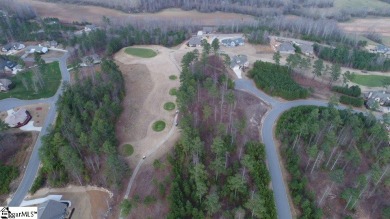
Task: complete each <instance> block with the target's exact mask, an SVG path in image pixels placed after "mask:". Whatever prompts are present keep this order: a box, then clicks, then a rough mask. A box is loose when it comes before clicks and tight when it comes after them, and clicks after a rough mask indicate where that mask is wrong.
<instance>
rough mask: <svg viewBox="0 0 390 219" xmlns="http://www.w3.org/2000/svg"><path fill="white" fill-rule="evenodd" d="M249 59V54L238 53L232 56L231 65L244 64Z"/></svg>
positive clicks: (232, 66)
mask: <svg viewBox="0 0 390 219" xmlns="http://www.w3.org/2000/svg"><path fill="white" fill-rule="evenodd" d="M247 61H248V56H246V55H236V56H233V57H232V58H231V61H230V67H231V68H234V66H236V65H244V64H245V63H246V62H247Z"/></svg>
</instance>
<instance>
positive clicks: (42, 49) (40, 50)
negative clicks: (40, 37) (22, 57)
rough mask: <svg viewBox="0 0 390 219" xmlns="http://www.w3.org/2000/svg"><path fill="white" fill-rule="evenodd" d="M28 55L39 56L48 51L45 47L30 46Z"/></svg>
mask: <svg viewBox="0 0 390 219" xmlns="http://www.w3.org/2000/svg"><path fill="white" fill-rule="evenodd" d="M29 49H30V50H29V53H40V54H45V53H47V52H48V51H49V49H48V48H47V47H46V46H41V45H38V46H30V47H29Z"/></svg>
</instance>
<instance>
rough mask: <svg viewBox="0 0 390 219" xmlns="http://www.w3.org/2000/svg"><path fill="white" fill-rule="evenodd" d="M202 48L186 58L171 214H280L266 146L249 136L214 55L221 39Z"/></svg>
mask: <svg viewBox="0 0 390 219" xmlns="http://www.w3.org/2000/svg"><path fill="white" fill-rule="evenodd" d="M203 47H204V48H203V52H202V53H201V54H199V53H198V51H197V50H195V51H194V52H189V53H187V54H186V55H184V57H183V59H182V73H181V75H180V81H181V86H180V88H179V90H178V93H177V103H178V107H179V109H180V114H181V119H180V122H179V126H180V128H181V139H180V141H179V143H178V144H177V145H176V147H175V151H174V154H173V156H172V157H171V158H170V159H169V160H170V163H171V164H172V166H173V177H174V178H173V181H172V186H171V194H170V195H169V201H170V212H169V214H168V216H167V218H204V217H205V216H206V215H207V216H208V217H217V216H218V217H225V218H234V217H236V218H248V217H252V218H276V209H275V204H274V199H273V193H272V191H271V190H270V189H269V183H270V176H269V173H268V170H267V167H266V164H265V162H264V161H265V151H264V150H265V149H264V145H262V144H260V143H258V142H253V141H250V140H251V139H250V138H251V137H248V136H247V133H246V132H247V131H246V130H247V126H246V122H245V121H246V120H245V116H243V115H245V114H244V113H243V112H242V111H241V109H239V108H238V107H237V101H238V100H236V98H235V96H236V95H237V93H236V92H234V91H233V88H234V85H233V83H232V81H231V80H230V79H228V78H227V77H226V75H225V74H224V72H225V71H226V69H225V64H224V62H223V60H222V59H221V58H220V57H219V56H217V55H216V54H218V49H219V45H218V41H215V42H213V43H212V44H211V45H209V44H208V43H207V42H205V41H204V42H203ZM211 51H213V52H211ZM211 54H213V55H211ZM248 132H249V131H248ZM254 139H257V138H254ZM248 140H249V141H248Z"/></svg>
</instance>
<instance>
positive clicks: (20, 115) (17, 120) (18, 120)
mask: <svg viewBox="0 0 390 219" xmlns="http://www.w3.org/2000/svg"><path fill="white" fill-rule="evenodd" d="M26 119H28V114H27V110H26V109H24V108H20V109H19V110H18V111H14V110H12V111H9V112H8V116H7V117H6V118H5V120H4V121H5V123H7V124H8V125H9V126H10V127H16V126H18V124H22V123H24V122H25V121H26Z"/></svg>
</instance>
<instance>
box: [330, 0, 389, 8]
mask: <svg viewBox="0 0 390 219" xmlns="http://www.w3.org/2000/svg"><path fill="white" fill-rule="evenodd" d="M334 7H335V8H337V9H344V8H346V9H351V8H374V9H385V8H390V4H388V3H386V2H382V1H379V0H369V1H367V0H335V1H334Z"/></svg>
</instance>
